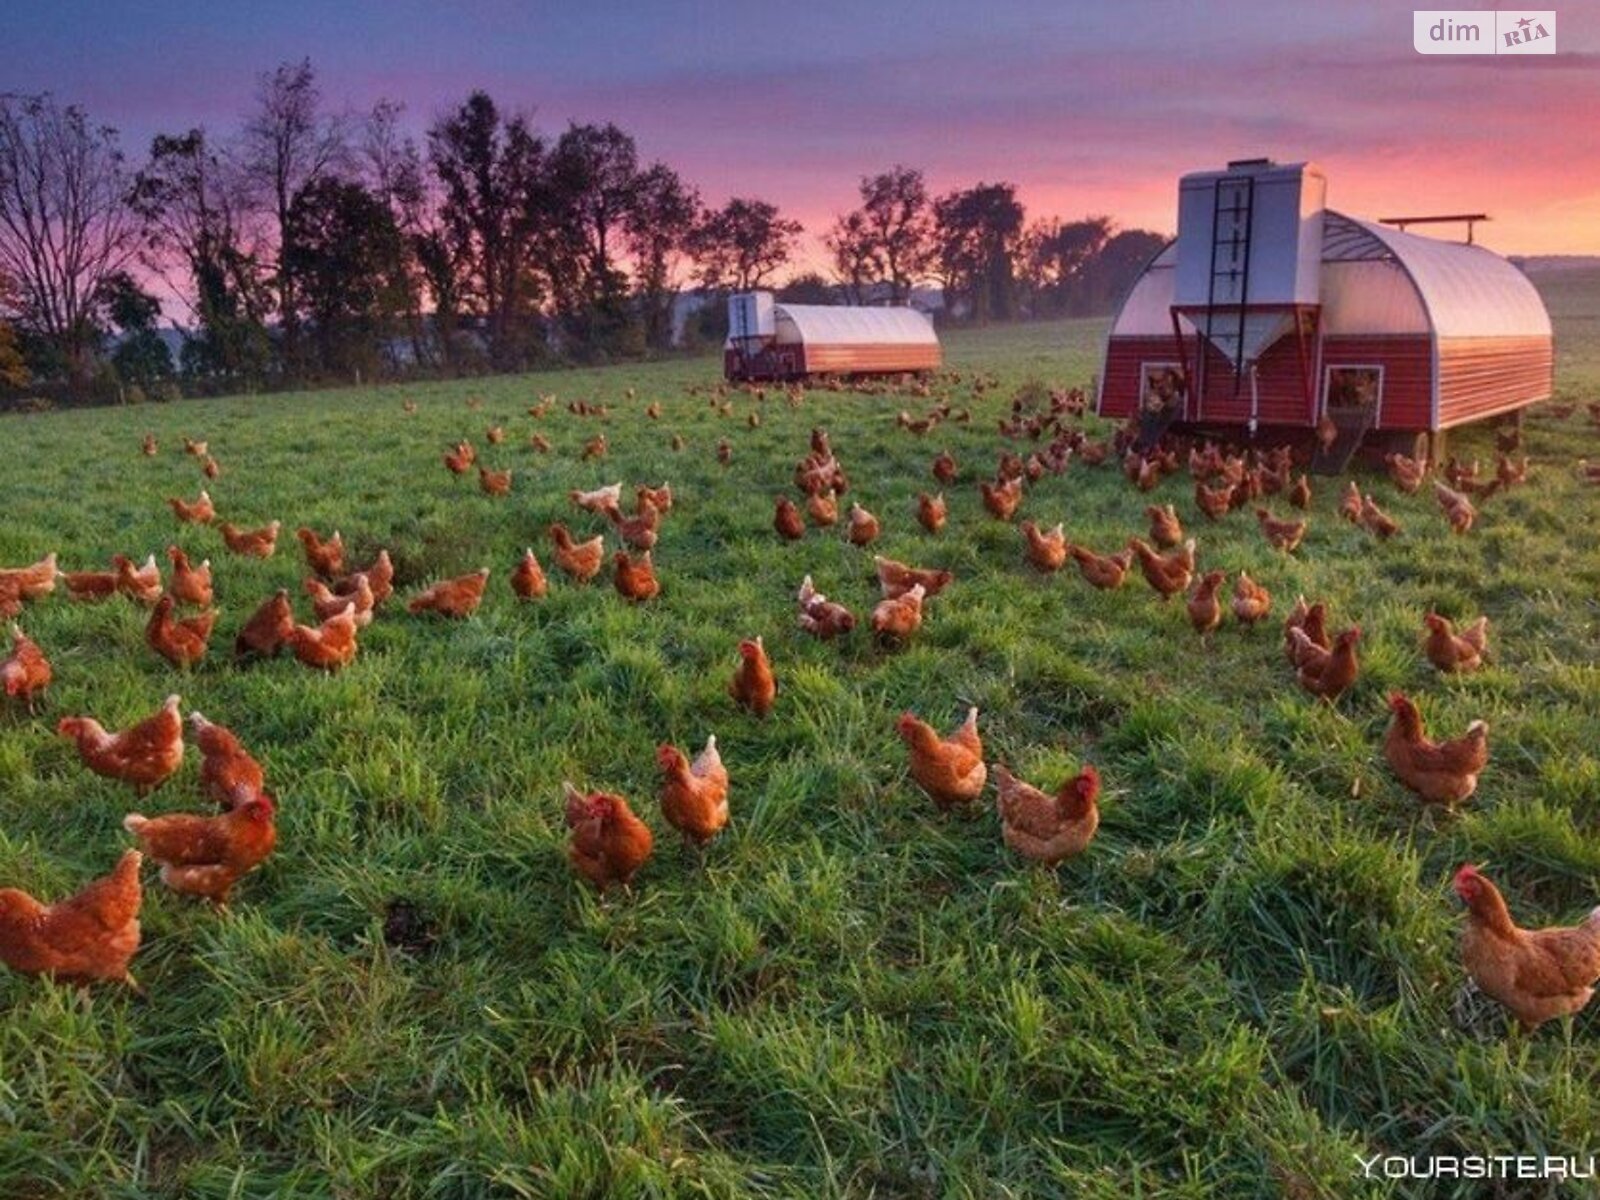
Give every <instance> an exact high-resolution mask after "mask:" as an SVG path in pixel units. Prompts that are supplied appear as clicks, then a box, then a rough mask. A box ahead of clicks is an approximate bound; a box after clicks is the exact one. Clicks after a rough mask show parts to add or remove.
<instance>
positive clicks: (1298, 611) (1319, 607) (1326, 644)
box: [1283, 596, 1333, 670]
mask: <svg viewBox="0 0 1600 1200" xmlns="http://www.w3.org/2000/svg"><path fill="white" fill-rule="evenodd" d="M1327 622H1328V606H1327V605H1326V604H1324V603H1322V601H1320V600H1319V601H1317V602H1316V603H1315V604H1307V603H1306V598H1305V597H1304V596H1299V597H1297V598H1296V599H1295V602H1294V608H1292V609H1291V610H1290V611H1289V615H1288V616H1287V617H1286V618H1284V622H1283V653H1284V657H1285V658H1287V659H1288V660H1289V665H1290V666H1291V667H1294V668H1295V669H1296V670H1299V669H1300V659H1299V653H1300V651H1299V647H1300V644H1301V643H1300V639H1299V638H1297V637H1295V632H1296V631H1297V630H1298V631H1299V632H1300V633H1302V634H1304V635H1305V639H1306V641H1307V642H1310V643H1311V645H1313V646H1315V647H1316V648H1317V649H1319V650H1332V649H1333V639H1332V638H1330V637H1329V636H1328V624H1327Z"/></svg>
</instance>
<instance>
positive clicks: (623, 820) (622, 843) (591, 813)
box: [561, 783, 655, 892]
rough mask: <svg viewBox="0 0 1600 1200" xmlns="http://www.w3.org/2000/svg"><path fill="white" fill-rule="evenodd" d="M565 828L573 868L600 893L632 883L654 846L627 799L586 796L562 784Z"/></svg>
mask: <svg viewBox="0 0 1600 1200" xmlns="http://www.w3.org/2000/svg"><path fill="white" fill-rule="evenodd" d="M561 790H562V794H563V796H564V797H565V800H566V816H567V828H568V829H570V830H571V831H572V841H571V844H570V845H569V847H568V850H567V857H568V859H569V860H570V861H571V863H572V865H573V867H574V868H575V869H576V870H577V871H578V873H579V874H580V875H582V876H583V877H584V878H585V879H587V880H588V881H589V882H590V883H592V884H594V885H595V887H597V888H599V889H600V890H601V892H604V891H606V890H607V889H608V888H610V887H612V886H615V885H619V884H620V885H621V886H622V887H627V886H628V885H629V884H631V883H632V882H633V877H634V876H635V875H636V874H638V871H639V868H640V867H642V866H644V864H645V863H646V862H647V861H648V860H649V858H650V853H651V851H652V850H653V849H654V848H655V838H654V836H652V834H651V833H650V827H649V826H648V825H646V824H645V823H644V822H643V821H641V820H640V819H639V818H638V817H636V816H634V814H633V810H632V809H631V808H629V807H628V802H627V801H626V800H624V799H623V798H622V797H621V796H617V795H614V794H612V793H609V792H591V793H589V794H588V795H587V796H586V795H584V794H583V793H582V792H580V791H578V789H577V788H575V787H573V786H572V784H570V783H562V785H561Z"/></svg>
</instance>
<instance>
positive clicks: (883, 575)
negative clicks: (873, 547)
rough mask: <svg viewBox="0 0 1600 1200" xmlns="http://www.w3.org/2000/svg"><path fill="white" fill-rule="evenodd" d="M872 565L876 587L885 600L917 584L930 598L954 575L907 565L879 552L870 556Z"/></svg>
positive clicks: (891, 598)
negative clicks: (875, 576)
mask: <svg viewBox="0 0 1600 1200" xmlns="http://www.w3.org/2000/svg"><path fill="white" fill-rule="evenodd" d="M872 566H873V569H874V570H875V571H876V572H877V574H878V587H879V588H880V589H882V591H883V596H884V599H886V600H893V599H894V598H895V597H896V596H903V595H905V594H906V593H907V592H909V591H910V590H911V589H912V588H914V587H916V586H917V585H918V584H921V585H922V589H923V593H924V595H925V596H926V597H927V598H928V599H929V600H931V599H933V597H935V596H937V595H938V594H939V593H940V592H942V591H944V589H945V588H947V587H949V586H950V584H951V583H953V582H954V581H955V576H954V575H952V574H951V573H950V572H949V571H943V570H938V569H935V568H932V567H908V566H907V565H906V564H905V563H903V562H896V561H895V560H894V559H892V558H884V557H883V555H881V554H874V555H873V556H872Z"/></svg>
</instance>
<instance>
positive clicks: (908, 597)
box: [872, 583, 927, 641]
mask: <svg viewBox="0 0 1600 1200" xmlns="http://www.w3.org/2000/svg"><path fill="white" fill-rule="evenodd" d="M926 595H927V589H926V588H924V587H923V586H922V585H921V584H920V583H919V584H916V585H915V586H914V587H912V589H911V590H910V591H909V592H905V593H903V594H901V595H899V596H896V597H894V598H893V599H886V600H880V601H878V603H877V606H876V607H874V608H873V610H872V632H873V633H874V634H876V635H877V636H878V637H880V638H884V639H891V640H895V641H904V640H905V639H906V638H908V637H910V636H911V635H912V634H913V633H915V632H916V631H917V630H918V629H920V628H922V599H923V597H924V596H926Z"/></svg>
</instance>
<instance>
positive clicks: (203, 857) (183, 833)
mask: <svg viewBox="0 0 1600 1200" xmlns="http://www.w3.org/2000/svg"><path fill="white" fill-rule="evenodd" d="M122 827H123V828H124V829H126V830H127V831H128V832H129V833H131V834H133V836H134V837H136V838H138V839H139V845H140V847H141V848H142V849H143V850H144V852H145V853H146V854H147V855H149V856H150V858H151V859H152V860H153V861H154V862H158V863H160V864H161V882H162V883H164V884H166V885H167V886H168V887H169V888H171V889H172V890H173V891H175V892H177V893H179V894H180V895H184V896H198V897H200V898H201V899H203V900H209V901H211V903H213V904H215V905H217V906H218V907H221V906H224V905H226V904H227V903H228V893H229V892H231V891H232V890H233V888H234V885H235V884H237V883H238V882H239V880H240V879H242V878H244V876H246V875H248V874H249V873H250V872H251V871H253V870H255V869H256V867H258V866H260V865H261V863H263V862H264V861H266V858H267V856H268V855H269V854H271V853H272V850H273V847H274V846H276V845H277V844H278V825H277V820H276V810H275V809H274V807H273V804H272V799H271V797H269V796H267V795H266V793H264V792H262V793H259V794H257V795H255V796H252V797H250V798H249V799H247V800H245V801H244V802H243V803H241V804H240V805H239V806H238V807H237V808H229V809H228V810H227V811H225V812H221V813H217V814H215V815H211V814H201V813H170V814H168V815H167V816H164V817H147V816H144V815H143V814H141V813H129V814H128V815H127V816H125V817H123V818H122Z"/></svg>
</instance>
